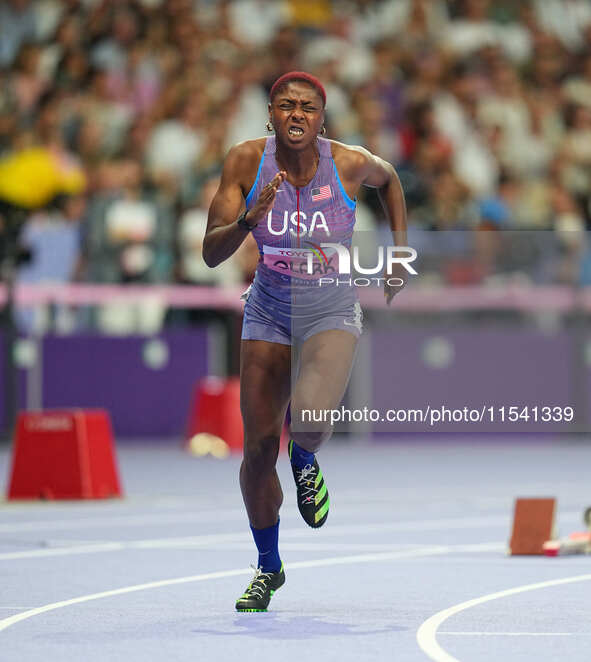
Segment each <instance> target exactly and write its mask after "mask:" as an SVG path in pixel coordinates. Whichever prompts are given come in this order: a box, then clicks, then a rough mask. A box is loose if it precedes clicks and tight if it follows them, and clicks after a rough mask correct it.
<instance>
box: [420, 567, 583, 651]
mask: <svg viewBox="0 0 591 662" xmlns="http://www.w3.org/2000/svg"><path fill="white" fill-rule="evenodd" d="M589 580H591V574H587V575H576V576H575V577H565V578H563V579H552V580H550V581H545V582H537V583H535V584H526V585H524V586H516V587H515V588H510V589H507V590H505V591H497V592H496V593H489V594H488V595H483V596H481V597H479V598H474V599H473V600H467V601H466V602H461V603H460V604H457V605H454V606H453V607H449V608H448V609H443V610H442V611H440V612H437V613H436V614H433V616H431V617H430V618H428V619H427V620H426V621H425V622H424V623H423V624H422V625H421V627H420V628H419V629H418V630H417V642H418V644H419V646H420V648H421V650H422V651H423V652H424V653H425V654H426V655H427V656H428V657H429V658H430V659H431V660H435V662H459V660H458V659H457V658H455V657H453V655H450V654H449V653H448V652H447V651H445V650H444V649H443V648H442V647H441V646H440V645H439V644H438V643H437V630H438V629H439V626H440V625H441V624H442V623H443V622H445V621H446V620H447V619H448V618H450V616H454V615H455V614H459V613H460V612H461V611H465V610H466V609H470V608H472V607H476V606H477V605H481V604H484V603H485V602H490V601H491V600H498V599H499V598H506V597H508V596H510V595H517V594H518V593H526V592H527V591H536V590H538V589H541V588H549V587H550V586H561V585H563V584H574V583H575V582H586V581H589Z"/></svg>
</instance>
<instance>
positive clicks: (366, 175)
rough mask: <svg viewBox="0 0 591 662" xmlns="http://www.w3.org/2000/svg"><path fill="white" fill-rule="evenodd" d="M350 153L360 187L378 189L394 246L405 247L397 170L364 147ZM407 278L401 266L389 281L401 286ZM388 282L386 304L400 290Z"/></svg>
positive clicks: (404, 222) (356, 148)
mask: <svg viewBox="0 0 591 662" xmlns="http://www.w3.org/2000/svg"><path fill="white" fill-rule="evenodd" d="M352 150H353V151H354V153H355V154H354V158H353V159H352V161H353V162H354V167H353V168H352V171H353V172H354V173H355V175H356V176H355V179H356V180H357V182H358V183H359V184H364V185H365V186H371V187H372V188H375V189H377V193H378V197H379V199H380V202H381V203H382V207H383V209H384V212H385V213H386V218H387V219H388V222H389V223H390V228H391V230H392V237H393V239H394V245H395V246H408V243H407V235H406V229H407V225H406V204H405V202H404V193H403V191H402V186H401V185H400V180H399V179H398V175H397V174H396V170H394V167H393V166H392V165H391V164H390V163H388V162H387V161H384V159H382V158H380V157H379V156H376V155H375V154H372V153H371V152H369V151H368V150H366V149H364V148H363V147H354V148H352ZM407 276H408V272H407V271H406V270H405V269H404V268H403V267H402V265H400V264H395V265H394V271H393V273H392V274H391V275H390V277H391V278H400V279H401V280H402V281H403V282H406V277H407ZM387 281H388V275H386V282H385V285H384V294H385V296H386V301H387V302H388V304H389V303H390V302H391V301H392V298H393V297H394V295H395V294H396V293H397V292H399V291H400V290H401V289H402V287H403V286H390V285H389V284H388V282H387Z"/></svg>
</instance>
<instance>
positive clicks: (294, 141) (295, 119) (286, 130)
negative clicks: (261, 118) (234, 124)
mask: <svg viewBox="0 0 591 662" xmlns="http://www.w3.org/2000/svg"><path fill="white" fill-rule="evenodd" d="M269 119H270V120H271V124H272V125H273V127H274V129H275V135H276V136H277V139H278V140H280V141H281V142H282V143H284V144H286V145H288V146H289V147H291V148H292V149H297V150H301V149H305V148H306V147H308V146H309V145H310V144H312V143H313V142H314V141H315V140H316V136H317V135H318V133H319V132H320V130H321V129H322V124H323V122H324V107H323V105H322V97H321V96H320V94H318V92H317V91H316V89H315V88H314V87H313V86H311V85H309V84H308V83H305V82H300V81H292V82H291V83H288V84H287V85H285V86H284V87H282V88H281V89H280V90H279V92H277V94H276V95H275V98H274V99H273V102H272V103H270V104H269Z"/></svg>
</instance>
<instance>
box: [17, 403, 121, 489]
mask: <svg viewBox="0 0 591 662" xmlns="http://www.w3.org/2000/svg"><path fill="white" fill-rule="evenodd" d="M120 496H121V487H120V482H119V476H118V471H117V462H116V457H115V447H114V443H113V433H112V429H111V422H110V419H109V414H108V413H107V412H106V411H104V410H101V409H96V410H78V409H74V410H59V411H57V410H52V411H33V412H21V413H20V414H19V417H18V420H17V426H16V437H15V440H14V447H13V456H12V471H11V476H10V483H9V488H8V495H7V498H8V499H40V498H41V499H104V498H108V497H120Z"/></svg>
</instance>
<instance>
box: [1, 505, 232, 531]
mask: <svg viewBox="0 0 591 662" xmlns="http://www.w3.org/2000/svg"><path fill="white" fill-rule="evenodd" d="M233 519H244V508H230V509H228V510H220V511H205V512H193V513H162V514H151V515H117V516H115V517H77V518H73V519H57V520H39V521H34V520H33V521H29V522H11V523H9V524H6V523H5V524H0V533H18V532H24V531H33V532H37V531H47V530H50V531H66V530H68V529H78V528H80V527H84V526H88V527H89V528H93V529H94V528H97V527H117V526H126V527H127V526H145V525H146V524H164V525H168V524H173V523H177V522H180V523H184V522H219V521H220V520H233Z"/></svg>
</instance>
